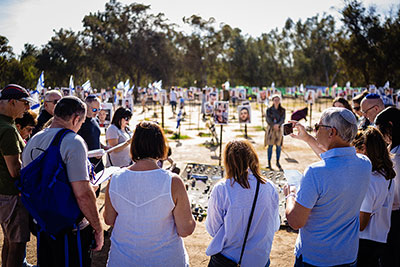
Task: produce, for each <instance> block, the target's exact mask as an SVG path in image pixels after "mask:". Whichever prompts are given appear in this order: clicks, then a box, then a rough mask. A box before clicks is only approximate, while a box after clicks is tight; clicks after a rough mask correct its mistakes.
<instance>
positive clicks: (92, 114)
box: [78, 95, 106, 173]
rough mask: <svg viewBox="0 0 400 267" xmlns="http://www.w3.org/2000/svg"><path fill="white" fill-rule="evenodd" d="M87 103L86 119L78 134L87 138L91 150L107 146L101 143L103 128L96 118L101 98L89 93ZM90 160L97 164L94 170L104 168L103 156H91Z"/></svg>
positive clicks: (98, 170) (97, 170) (84, 138)
mask: <svg viewBox="0 0 400 267" xmlns="http://www.w3.org/2000/svg"><path fill="white" fill-rule="evenodd" d="M85 103H86V107H87V113H86V119H85V121H84V123H83V124H82V126H81V128H80V130H79V131H78V134H79V135H80V136H82V138H83V140H85V142H86V144H87V147H88V150H89V151H90V150H95V149H100V148H106V147H105V146H104V145H103V144H101V143H100V134H101V130H100V126H99V122H98V120H97V118H96V116H97V114H98V113H99V110H100V100H99V98H98V97H96V96H95V95H89V96H87V97H86V98H85ZM89 160H90V162H91V163H92V164H93V165H94V166H95V168H94V171H95V172H96V173H98V172H100V171H102V170H103V169H104V164H103V160H102V158H90V159H89Z"/></svg>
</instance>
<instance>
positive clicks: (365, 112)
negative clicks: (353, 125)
mask: <svg viewBox="0 0 400 267" xmlns="http://www.w3.org/2000/svg"><path fill="white" fill-rule="evenodd" d="M375 106H376V105H373V106H372V107H370V108H369V109H367V110H366V111H361V113H362V114H364V115H365V114H367V112H368V111H370V110H371V109H372V108H374V107H375Z"/></svg>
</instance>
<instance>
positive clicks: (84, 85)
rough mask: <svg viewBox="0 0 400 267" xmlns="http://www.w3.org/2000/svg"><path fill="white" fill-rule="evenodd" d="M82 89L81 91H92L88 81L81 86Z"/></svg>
mask: <svg viewBox="0 0 400 267" xmlns="http://www.w3.org/2000/svg"><path fill="white" fill-rule="evenodd" d="M82 88H83V91H90V89H92V85H91V84H90V80H87V81H86V82H85V83H84V84H82Z"/></svg>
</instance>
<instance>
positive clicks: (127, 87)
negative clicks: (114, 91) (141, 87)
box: [124, 79, 130, 92]
mask: <svg viewBox="0 0 400 267" xmlns="http://www.w3.org/2000/svg"><path fill="white" fill-rule="evenodd" d="M129 87H130V85H129V79H128V80H126V81H125V84H124V90H125V92H126V91H128V90H129Z"/></svg>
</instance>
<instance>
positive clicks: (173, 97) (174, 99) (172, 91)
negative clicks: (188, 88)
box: [169, 87, 178, 115]
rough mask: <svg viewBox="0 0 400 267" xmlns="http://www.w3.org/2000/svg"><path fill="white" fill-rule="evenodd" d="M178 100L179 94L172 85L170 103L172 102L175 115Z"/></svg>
mask: <svg viewBox="0 0 400 267" xmlns="http://www.w3.org/2000/svg"><path fill="white" fill-rule="evenodd" d="M177 101H178V96H177V94H176V92H175V88H174V87H172V88H171V91H170V92H169V103H170V104H171V108H172V113H173V114H174V115H175V113H176V104H177Z"/></svg>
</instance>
